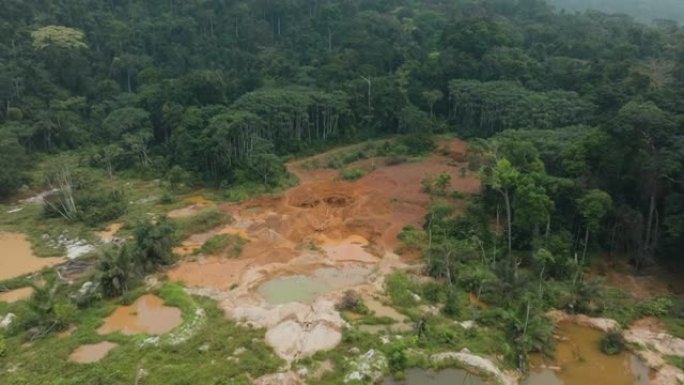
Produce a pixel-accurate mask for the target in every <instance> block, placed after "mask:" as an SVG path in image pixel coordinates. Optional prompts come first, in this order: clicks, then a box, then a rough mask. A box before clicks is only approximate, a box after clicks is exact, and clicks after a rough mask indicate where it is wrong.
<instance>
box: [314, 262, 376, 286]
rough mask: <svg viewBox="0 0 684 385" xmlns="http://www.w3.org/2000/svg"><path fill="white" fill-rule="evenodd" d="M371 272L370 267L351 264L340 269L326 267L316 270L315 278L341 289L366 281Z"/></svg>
mask: <svg viewBox="0 0 684 385" xmlns="http://www.w3.org/2000/svg"><path fill="white" fill-rule="evenodd" d="M370 273H371V270H370V269H369V268H367V267H365V266H360V265H350V266H345V267H342V268H339V269H336V268H331V267H324V268H321V269H318V270H316V271H314V273H313V278H314V279H315V280H316V281H318V282H320V283H322V284H324V285H326V286H328V287H330V288H331V289H332V290H339V289H343V288H346V287H351V286H358V285H360V284H362V283H364V282H366V278H367V277H368V275H369V274H370Z"/></svg>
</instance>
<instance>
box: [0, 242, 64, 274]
mask: <svg viewBox="0 0 684 385" xmlns="http://www.w3.org/2000/svg"><path fill="white" fill-rule="evenodd" d="M62 262H64V258H39V257H36V256H35V255H33V252H32V251H31V244H30V243H29V242H28V241H27V240H26V237H25V236H24V234H18V233H3V232H0V281H2V280H5V279H9V278H14V277H18V276H20V275H24V274H28V273H33V272H36V271H39V270H40V269H42V268H44V267H51V266H55V265H58V264H60V263H62Z"/></svg>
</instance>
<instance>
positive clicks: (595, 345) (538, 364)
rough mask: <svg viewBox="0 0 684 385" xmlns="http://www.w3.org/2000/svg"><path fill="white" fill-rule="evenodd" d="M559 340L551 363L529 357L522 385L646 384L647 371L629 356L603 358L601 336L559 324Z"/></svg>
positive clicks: (635, 358) (540, 357)
mask: <svg viewBox="0 0 684 385" xmlns="http://www.w3.org/2000/svg"><path fill="white" fill-rule="evenodd" d="M557 332H558V334H559V335H560V336H561V337H562V341H559V342H558V343H557V345H556V354H555V359H554V360H550V361H549V360H548V359H547V360H546V362H545V359H544V358H543V357H542V356H541V355H533V356H532V357H531V366H532V370H531V373H530V375H529V377H528V379H527V380H526V382H524V384H526V385H591V384H600V385H648V383H649V375H650V373H649V369H648V367H646V366H645V365H644V364H643V363H642V362H641V361H640V360H639V359H638V358H637V357H635V356H634V355H633V354H631V353H622V354H619V355H616V356H607V355H605V354H603V353H601V351H600V350H599V341H600V339H601V337H602V336H603V333H602V332H600V331H597V330H594V329H591V328H587V327H584V326H578V325H575V324H570V323H562V324H560V325H559V327H558V330H557Z"/></svg>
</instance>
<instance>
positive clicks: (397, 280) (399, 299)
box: [385, 273, 420, 308]
mask: <svg viewBox="0 0 684 385" xmlns="http://www.w3.org/2000/svg"><path fill="white" fill-rule="evenodd" d="M385 288H386V290H387V294H388V295H389V297H390V302H391V303H392V305H393V306H397V307H399V308H410V307H414V306H415V305H416V304H417V303H416V299H415V297H414V293H416V292H419V291H420V285H418V284H416V283H414V282H412V281H411V280H410V278H409V277H408V276H407V275H406V274H403V273H392V274H390V275H388V276H386V277H385Z"/></svg>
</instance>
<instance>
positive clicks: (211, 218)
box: [173, 209, 231, 240]
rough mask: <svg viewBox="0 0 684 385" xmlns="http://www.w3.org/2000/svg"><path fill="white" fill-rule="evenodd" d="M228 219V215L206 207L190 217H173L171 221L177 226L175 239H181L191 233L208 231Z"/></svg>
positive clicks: (227, 221)
mask: <svg viewBox="0 0 684 385" xmlns="http://www.w3.org/2000/svg"><path fill="white" fill-rule="evenodd" d="M230 221H231V218H230V217H228V216H226V215H225V214H223V213H222V212H220V211H219V210H217V209H208V210H204V211H202V212H200V213H199V214H197V215H193V216H191V217H187V218H177V219H174V220H173V222H174V224H176V226H177V231H176V240H183V239H185V238H187V237H189V236H190V235H192V234H197V233H202V232H205V231H209V230H211V229H213V228H216V227H219V226H221V225H223V224H226V223H229V222H230Z"/></svg>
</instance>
